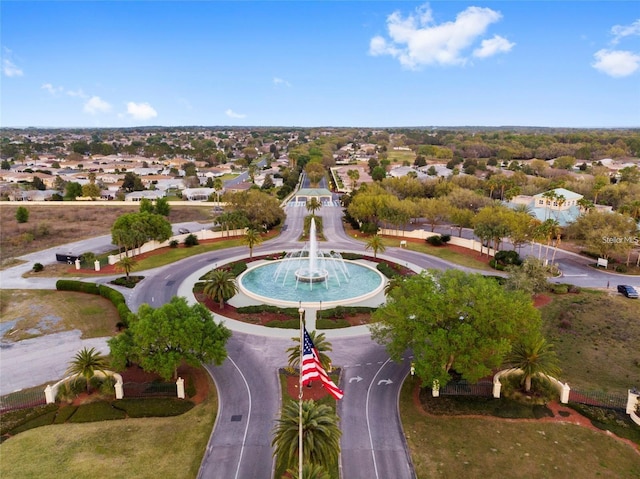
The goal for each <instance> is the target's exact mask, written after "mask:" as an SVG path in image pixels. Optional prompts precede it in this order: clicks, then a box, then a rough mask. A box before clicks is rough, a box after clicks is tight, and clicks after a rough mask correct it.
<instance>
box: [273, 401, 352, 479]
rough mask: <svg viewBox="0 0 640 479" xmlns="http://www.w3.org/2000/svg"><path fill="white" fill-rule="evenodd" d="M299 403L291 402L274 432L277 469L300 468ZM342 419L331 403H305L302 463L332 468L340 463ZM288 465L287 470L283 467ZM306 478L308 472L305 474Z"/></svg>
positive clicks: (303, 411) (303, 403)
mask: <svg viewBox="0 0 640 479" xmlns="http://www.w3.org/2000/svg"><path fill="white" fill-rule="evenodd" d="M299 424H300V417H299V411H298V402H297V401H289V402H288V403H287V404H286V405H285V406H284V408H283V411H282V415H281V416H280V419H278V423H277V424H276V427H275V429H274V435H273V440H272V441H271V445H272V446H274V447H275V452H274V454H275V455H276V456H277V459H276V467H277V468H279V469H280V468H282V469H284V467H297V466H298V427H299ZM341 435H342V431H340V428H339V427H338V417H337V416H336V414H335V413H334V412H333V410H332V409H331V407H330V406H329V405H327V404H318V403H316V402H315V401H313V400H309V401H303V402H302V460H303V463H304V464H317V465H320V466H323V467H325V468H326V469H330V468H331V467H332V466H333V465H335V464H336V463H337V461H338V455H339V454H340V436H341ZM283 466H284V467H283ZM303 475H304V471H303Z"/></svg>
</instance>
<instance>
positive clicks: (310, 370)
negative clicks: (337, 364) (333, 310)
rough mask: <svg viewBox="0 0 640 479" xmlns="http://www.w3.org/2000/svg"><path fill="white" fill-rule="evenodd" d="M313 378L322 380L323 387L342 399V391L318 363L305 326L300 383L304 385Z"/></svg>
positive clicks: (316, 352)
mask: <svg viewBox="0 0 640 479" xmlns="http://www.w3.org/2000/svg"><path fill="white" fill-rule="evenodd" d="M314 379H319V380H320V381H322V385H323V386H324V387H325V389H326V390H327V391H328V392H329V394H331V395H332V396H333V397H334V398H336V399H342V396H344V393H343V392H342V390H341V389H340V388H339V387H338V386H336V385H335V383H334V382H333V381H332V380H331V378H330V377H329V375H328V374H327V372H326V371H325V370H324V368H323V367H322V364H321V363H320V354H318V350H317V349H316V347H315V346H314V345H313V341H311V337H310V336H309V333H307V328H304V345H303V348H302V384H303V385H304V386H306V385H307V384H309V383H310V382H311V381H313V380H314Z"/></svg>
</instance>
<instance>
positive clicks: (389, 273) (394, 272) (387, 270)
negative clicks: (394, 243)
mask: <svg viewBox="0 0 640 479" xmlns="http://www.w3.org/2000/svg"><path fill="white" fill-rule="evenodd" d="M376 268H377V269H378V271H380V272H381V273H382V274H384V275H385V276H386V277H387V278H389V279H391V278H394V277H395V276H399V275H400V274H401V273H400V270H399V268H398V266H397V265H390V264H389V263H384V262H382V263H378V265H377V266H376Z"/></svg>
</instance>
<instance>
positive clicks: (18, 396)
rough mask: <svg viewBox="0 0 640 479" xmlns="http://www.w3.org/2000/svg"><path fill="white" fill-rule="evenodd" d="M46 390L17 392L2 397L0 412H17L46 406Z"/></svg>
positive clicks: (0, 397) (0, 398)
mask: <svg viewBox="0 0 640 479" xmlns="http://www.w3.org/2000/svg"><path fill="white" fill-rule="evenodd" d="M46 403H47V400H46V398H45V396H44V389H43V390H41V391H39V390H35V389H30V390H26V391H16V392H14V393H11V394H6V395H4V396H0V412H7V411H15V410H17V409H26V408H30V407H35V406H41V405H43V404H46Z"/></svg>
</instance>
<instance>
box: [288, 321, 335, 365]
mask: <svg viewBox="0 0 640 479" xmlns="http://www.w3.org/2000/svg"><path fill="white" fill-rule="evenodd" d="M309 336H310V337H311V342H313V345H314V346H315V347H316V349H317V350H318V355H319V356H320V357H319V358H318V359H320V364H322V367H323V368H324V369H325V370H326V371H329V370H330V368H331V359H330V358H329V356H327V355H326V354H325V352H326V351H332V350H333V349H332V348H331V343H330V342H329V341H327V338H326V337H325V335H324V333H318V332H317V331H311V332H310V333H309ZM291 339H293V340H294V341H295V342H296V344H295V345H294V346H291V347H290V348H289V349H287V353H289V366H290V367H292V368H296V367H298V366H299V365H300V338H299V337H295V338H291Z"/></svg>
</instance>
